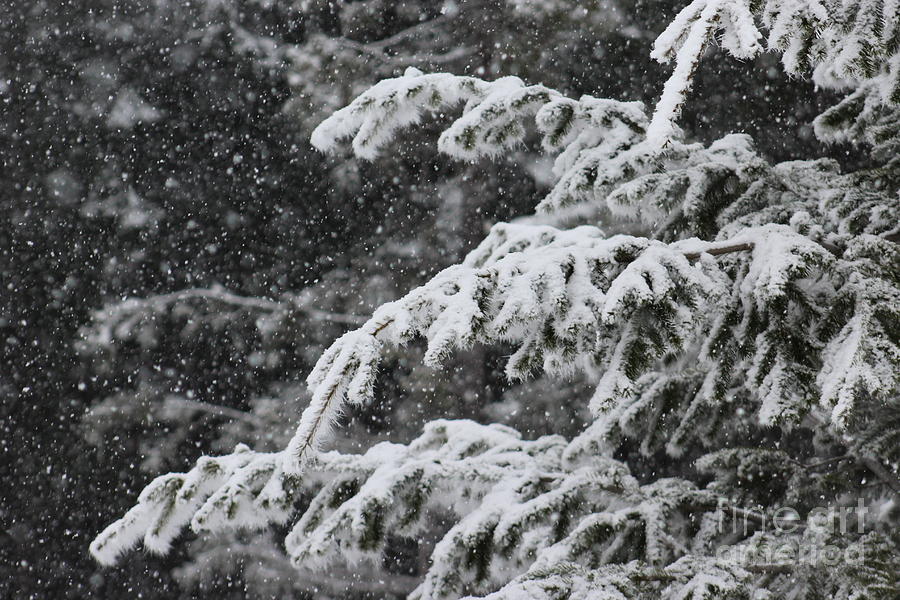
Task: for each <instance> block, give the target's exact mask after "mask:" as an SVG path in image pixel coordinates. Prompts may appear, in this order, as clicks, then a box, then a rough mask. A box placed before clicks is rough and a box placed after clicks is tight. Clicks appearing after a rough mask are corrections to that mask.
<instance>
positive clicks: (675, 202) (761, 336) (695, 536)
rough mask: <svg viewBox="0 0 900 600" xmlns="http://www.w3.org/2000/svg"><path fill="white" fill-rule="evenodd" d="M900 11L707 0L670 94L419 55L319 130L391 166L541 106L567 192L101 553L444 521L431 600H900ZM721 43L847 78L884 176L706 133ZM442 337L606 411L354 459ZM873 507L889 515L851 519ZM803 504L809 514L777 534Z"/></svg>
mask: <svg viewBox="0 0 900 600" xmlns="http://www.w3.org/2000/svg"><path fill="white" fill-rule="evenodd" d="M897 11H898V8H897V6H896V5H895V3H889V2H836V1H835V2H831V1H822V2H793V1H780V2H779V1H775V0H772V1H770V2H767V3H747V2H744V1H743V0H695V1H694V2H692V3H691V4H689V5H688V6H687V7H685V8H684V9H683V10H682V11H681V12H679V13H678V14H677V15H676V16H675V17H674V19H673V20H672V22H671V24H670V25H669V26H668V28H666V30H665V31H664V32H663V33H662V34H661V35H660V36H659V38H657V41H656V44H655V46H654V49H653V53H652V56H653V57H654V58H655V59H657V60H659V61H661V62H664V63H665V62H671V63H673V72H672V74H671V76H670V77H669V79H668V80H667V81H666V83H665V86H664V88H663V93H662V97H661V98H660V100H659V101H658V102H657V103H656V105H655V108H654V109H653V111H652V112H650V111H648V110H647V109H646V108H645V106H644V105H643V104H642V103H640V102H622V101H617V100H606V99H600V98H595V97H591V96H581V97H580V98H577V99H576V98H572V97H568V96H566V95H564V94H563V93H561V92H560V91H557V90H555V89H552V88H550V87H545V86H542V85H526V84H525V83H524V82H523V81H522V80H521V79H519V78H517V77H503V78H499V79H495V80H491V81H488V80H485V79H481V78H477V77H471V76H455V75H450V74H445V73H435V74H424V73H422V72H421V71H419V70H416V69H412V68H411V69H408V70H407V71H406V72H405V73H404V75H402V76H400V77H396V78H391V79H385V80H383V81H381V82H380V83H378V84H377V85H375V86H374V87H372V88H371V89H370V90H368V91H366V92H364V93H363V94H362V95H360V96H359V97H358V98H357V99H356V100H354V101H353V102H352V103H351V104H349V105H348V106H347V107H346V108H344V109H341V110H339V111H338V112H337V113H335V114H334V115H333V116H332V117H330V118H329V119H327V120H326V121H325V122H324V123H322V124H321V125H320V126H319V127H318V128H317V129H316V131H315V132H314V133H313V136H312V141H313V144H314V145H315V146H316V147H318V148H320V149H322V150H332V149H334V148H335V147H336V146H337V145H338V143H339V142H340V141H341V140H342V139H345V138H348V137H352V138H353V141H352V147H353V150H354V152H355V153H356V154H357V156H359V157H360V158H363V159H373V158H375V157H377V156H378V154H379V153H380V152H381V151H383V150H384V148H385V147H386V146H387V144H388V143H390V142H391V141H392V139H393V138H395V137H396V136H397V134H398V133H399V132H401V131H403V130H406V129H409V128H410V127H412V126H414V125H418V124H419V123H420V122H421V120H422V118H423V116H424V114H425V113H438V114H446V113H447V112H449V111H450V110H452V109H453V108H454V107H455V106H457V105H459V104H464V111H463V115H462V116H461V117H460V118H458V119H456V120H455V121H453V122H452V124H450V126H449V127H447V128H446V129H445V131H444V132H443V133H442V134H441V136H440V138H439V140H438V148H439V150H440V151H441V152H443V153H445V154H447V155H449V156H451V157H453V158H456V159H460V160H475V159H478V158H480V157H485V156H488V157H490V156H500V155H504V154H508V153H510V152H513V151H515V150H516V149H518V148H519V147H520V146H521V145H522V144H523V143H524V142H526V141H527V140H528V136H529V135H530V134H529V129H528V124H529V122H533V123H534V125H535V129H536V131H537V133H538V135H539V136H540V139H541V145H542V148H543V150H544V151H545V152H546V153H547V154H548V155H549V156H551V157H552V158H554V164H553V175H554V184H553V186H552V189H550V191H549V192H548V193H547V195H546V196H545V197H544V198H543V199H542V200H541V201H540V202H539V204H538V205H537V212H536V214H535V215H534V216H532V217H528V218H525V219H520V220H518V221H515V222H512V223H501V224H498V225H495V226H494V227H493V228H492V229H491V232H490V234H489V235H488V236H487V238H486V239H485V240H484V241H483V242H482V243H481V244H480V245H479V246H478V247H477V248H476V249H475V250H473V251H472V252H470V253H469V254H468V255H467V256H466V257H465V259H464V260H463V261H462V262H461V263H460V264H458V265H454V266H451V267H448V268H447V269H445V270H443V271H441V272H440V273H438V274H437V275H435V276H434V278H432V279H431V280H430V281H429V282H428V283H426V284H425V285H423V286H421V287H419V288H417V289H414V290H413V291H412V292H410V293H409V294H407V295H406V296H404V297H402V298H401V299H399V300H397V301H394V302H389V303H386V304H384V305H382V306H381V307H380V308H378V309H377V310H376V311H375V312H374V314H373V316H372V317H371V319H369V320H367V321H366V322H365V323H364V324H362V325H361V326H360V327H359V328H358V329H356V330H353V331H351V332H349V333H346V334H344V335H343V336H341V337H340V338H339V339H338V340H337V341H336V342H334V344H333V345H331V347H330V348H328V349H327V350H326V351H325V352H324V353H323V354H322V356H321V357H320V358H319V360H318V362H317V363H316V365H315V367H314V368H313V370H312V373H311V374H310V375H309V378H308V380H307V381H308V384H309V396H310V400H309V404H308V406H307V407H306V408H305V410H304V411H303V414H302V416H301V418H300V423H299V426H298V428H297V430H296V432H295V433H294V435H293V437H292V438H291V439H290V440H289V441H288V442H287V444H286V446H285V448H284V449H283V450H274V451H271V452H263V451H253V450H250V449H249V448H248V447H246V446H243V445H240V446H238V447H237V448H236V449H235V451H234V452H233V453H231V454H228V455H224V456H220V457H215V458H213V457H204V458H201V459H200V460H199V461H198V462H197V464H196V466H195V467H194V468H193V469H191V470H190V471H189V472H187V473H181V474H169V475H164V476H162V477H160V478H158V479H156V480H155V481H154V482H153V483H151V484H150V485H149V486H148V487H147V488H146V489H145V490H144V491H143V492H142V493H141V495H140V497H139V499H138V504H137V505H136V506H135V507H134V508H132V509H131V511H129V512H128V513H127V514H126V515H125V516H124V517H123V518H122V519H121V520H119V521H117V522H116V523H113V524H112V525H110V526H109V527H108V528H107V529H106V530H105V531H104V532H103V533H101V534H100V536H98V538H97V539H96V540H95V541H94V543H93V544H92V547H91V549H92V552H93V553H94V555H95V557H97V558H98V559H99V560H100V561H102V562H104V563H113V562H115V561H116V560H117V559H118V558H119V557H120V556H121V554H122V553H123V552H125V551H126V550H128V549H130V548H131V547H133V546H134V545H135V544H136V543H137V542H138V541H139V540H143V543H144V545H145V547H147V548H148V549H150V550H153V551H156V552H166V551H168V549H169V547H170V545H171V543H172V541H173V540H174V539H175V538H176V537H177V536H178V535H179V533H180V532H181V530H182V529H183V528H184V527H186V526H187V525H188V524H190V526H191V528H192V529H193V530H194V531H196V532H213V533H216V532H223V531H230V530H234V529H264V528H267V527H269V526H270V525H271V524H273V523H277V524H285V523H288V522H289V521H290V522H291V529H290V533H289V534H288V535H287V538H286V540H285V545H286V548H287V551H288V553H289V554H290V556H291V559H292V561H293V562H294V563H295V564H296V565H297V566H298V567H303V568H316V567H324V566H329V567H330V566H332V565H335V564H340V563H346V562H348V561H349V562H351V563H352V562H354V561H360V560H371V561H374V562H375V563H376V564H381V563H382V561H383V560H384V554H385V552H386V551H387V550H388V549H390V547H392V544H396V541H395V540H396V538H397V537H400V538H413V539H417V538H421V539H422V540H423V541H426V542H427V540H428V539H434V540H435V543H434V546H433V549H432V551H431V555H430V562H429V566H428V568H427V571H426V572H425V573H424V576H423V577H422V579H421V582H420V584H419V586H418V587H417V588H416V590H415V591H414V592H413V593H412V597H414V598H421V599H426V598H452V597H460V596H464V595H467V594H468V595H478V596H487V597H491V598H562V597H568V598H589V597H597V596H600V597H603V596H604V595H605V596H608V597H610V598H658V597H664V598H687V597H691V598H713V597H723V598H726V597H727V598H750V597H753V598H765V597H772V598H779V597H806V598H824V597H836V598H848V599H849V598H861V597H867V598H868V597H871V598H878V597H884V598H890V597H893V596H895V595H896V594H897V592H898V591H900V582H898V581H897V573H898V571H900V568H898V567H900V563H898V556H900V553H898V549H900V540H898V538H897V533H896V531H897V527H896V525H897V520H898V515H897V511H896V497H897V494H898V493H900V482H898V471H900V445H898V437H900V425H898V422H900V403H898V395H897V392H898V383H900V348H898V337H900V330H898V324H900V270H898V267H897V265H898V264H900V250H898V248H897V243H896V240H897V236H898V233H900V231H898V222H900V219H898V216H900V214H898V213H900V210H898V206H900V202H898V176H900V171H898V170H897V169H898V165H897V161H896V147H897V144H898V138H900V127H898V125H897V123H898V115H900V112H898V111H900V47H898V46H900V33H898V31H900V15H898V12H897ZM711 41H718V42H719V44H720V45H721V47H722V48H723V49H724V50H725V51H726V52H728V53H729V54H731V55H733V56H734V57H736V58H738V59H749V58H752V57H754V56H756V55H757V54H759V53H760V52H762V50H763V48H764V47H765V48H766V49H767V50H768V51H769V52H771V53H777V54H779V55H780V56H781V61H782V64H783V65H784V69H785V70H786V71H787V73H788V74H790V75H792V76H801V77H811V78H812V79H813V80H814V81H815V82H816V83H817V85H819V86H822V87H824V88H828V89H838V90H844V91H846V93H847V96H846V97H845V98H844V99H843V100H842V101H840V102H839V103H838V104H836V105H835V106H834V107H832V108H830V109H828V110H826V111H825V112H824V113H822V114H821V115H820V116H819V117H818V118H817V119H816V121H815V123H814V128H815V132H816V135H817V136H818V137H819V138H820V139H822V140H825V141H831V142H844V141H849V142H853V143H858V144H865V145H867V146H868V147H869V149H870V157H869V158H868V159H867V160H866V161H865V164H864V166H863V167H862V168H859V169H856V170H853V171H849V172H848V171H843V170H842V169H841V168H840V165H839V164H838V163H836V162H835V161H833V160H830V159H819V160H805V161H790V162H781V163H776V164H772V163H771V162H770V161H768V160H767V159H766V158H765V157H764V156H763V155H762V154H761V153H760V152H759V151H758V150H757V149H756V148H755V147H754V144H753V142H752V140H751V139H750V138H749V137H748V136H745V135H726V136H724V137H722V138H720V139H718V140H715V141H713V142H712V143H709V144H702V143H688V142H687V141H686V139H685V136H684V134H683V132H682V131H681V129H680V128H679V127H678V125H677V119H678V117H679V115H680V113H681V111H682V108H683V106H684V104H685V102H686V101H687V99H688V97H689V94H690V89H691V87H692V84H693V81H694V76H695V73H696V72H697V71H698V69H702V65H701V64H700V63H701V59H702V58H703V55H704V52H705V49H706V47H707V46H708V45H709V44H710V42H711ZM416 339H424V340H425V341H426V342H427V350H426V352H425V355H424V362H425V363H426V364H428V365H430V366H434V367H440V366H441V365H445V364H446V362H447V361H448V359H449V356H450V355H451V354H452V353H453V352H454V351H457V350H460V349H467V348H471V347H472V346H474V345H476V344H494V345H499V344H502V345H504V347H511V348H512V349H513V351H512V353H511V356H510V357H509V359H508V362H507V364H506V374H507V376H508V377H509V378H510V379H513V380H518V379H524V378H527V377H529V376H531V375H532V374H534V373H537V372H544V373H548V374H550V375H554V376H557V375H571V374H572V373H575V372H577V373H580V374H582V376H583V377H585V378H587V379H588V380H591V381H592V382H593V387H594V391H593V393H592V396H591V398H590V399H589V400H588V401H587V403H586V404H587V407H588V408H589V411H590V417H589V420H590V423H589V425H588V426H587V427H586V428H585V429H584V430H583V431H581V432H579V433H578V434H577V435H575V436H574V437H573V438H572V439H565V438H563V437H560V436H558V435H545V436H541V437H538V438H537V439H523V438H522V436H521V435H520V434H518V433H517V432H516V431H515V430H513V429H511V428H509V427H505V426H501V425H480V424H477V423H475V422H472V421H466V420H438V421H434V422H432V423H430V424H428V425H427V426H426V427H425V430H424V432H423V433H422V434H421V435H420V436H419V437H417V438H416V439H415V440H413V441H412V442H410V443H409V444H394V443H387V442H385V443H380V444H377V445H374V446H372V447H371V448H370V449H368V450H367V451H366V452H365V453H362V454H349V453H342V452H338V451H334V450H331V451H327V450H326V449H325V447H324V444H325V443H326V441H327V440H328V439H329V436H330V434H331V431H332V429H333V425H334V424H335V423H336V422H337V421H338V419H339V417H340V415H341V414H342V412H343V411H344V410H346V409H347V408H348V407H350V408H352V407H359V406H365V405H367V404H369V403H371V402H372V399H373V395H374V389H375V384H376V376H377V373H378V367H379V365H380V364H381V362H382V360H383V359H384V357H385V356H386V355H387V353H388V352H394V351H396V350H395V349H396V348H399V347H402V346H404V345H405V344H407V343H409V342H412V341H414V340H416ZM578 401H579V399H578V398H569V399H567V402H572V403H575V402H578ZM857 500H861V501H863V502H864V503H865V507H866V508H867V510H868V513H862V512H860V511H857V512H855V513H853V518H852V519H851V521H852V522H851V523H850V526H849V527H848V526H847V523H846V517H847V515H848V514H849V513H850V511H849V510H844V509H846V508H847V506H848V503H849V504H850V506H855V503H856V501H857ZM785 507H790V508H791V509H792V512H793V513H794V514H796V516H797V522H791V523H790V525H791V526H790V527H785V526H782V525H783V523H779V525H778V526H777V527H774V528H773V527H772V526H771V524H772V523H773V519H777V518H778V517H780V516H783V510H781V509H783V508H785ZM823 508H825V509H827V510H824V511H823V510H822V509H823ZM298 510H299V513H300V516H299V518H297V519H295V518H294V517H295V513H296V512H297V511H298ZM735 518H739V519H740V521H741V527H733V526H732V524H733V523H734V521H735ZM776 522H777V521H776ZM805 552H812V553H813V554H815V553H816V552H818V555H815V556H814V557H813V558H812V559H811V558H810V557H809V556H808V555H804V553H805ZM829 552H830V553H834V552H838V553H839V555H840V563H839V564H838V565H835V564H829V561H830V560H833V559H831V558H828V556H827V555H828V553H829ZM836 566H837V568H836Z"/></svg>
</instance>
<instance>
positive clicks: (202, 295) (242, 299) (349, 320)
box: [102, 287, 366, 325]
mask: <svg viewBox="0 0 900 600" xmlns="http://www.w3.org/2000/svg"><path fill="white" fill-rule="evenodd" d="M286 298H288V300H289V301H278V300H270V299H268V298H258V297H250V296H239V295H238V294H233V293H231V292H229V291H227V290H225V289H223V288H220V287H211V288H190V289H186V290H181V291H178V292H171V293H169V294H160V295H158V296H150V297H149V298H134V299H128V300H124V301H123V302H120V303H118V304H115V305H113V306H110V307H107V308H104V309H102V313H105V314H106V315H108V316H112V315H114V314H115V313H116V312H119V311H128V312H130V311H134V310H137V309H140V308H144V307H147V308H152V309H156V310H161V309H164V308H166V307H167V306H168V305H169V304H173V303H175V302H183V301H185V300H194V299H202V300H209V301H214V302H221V303H223V304H229V305H231V306H238V307H241V308H252V309H255V310H261V311H265V312H280V311H285V312H286V311H289V310H297V311H300V312H302V313H304V314H306V315H308V316H310V317H312V318H314V319H319V320H322V321H334V322H336V323H346V324H349V325H360V324H362V323H365V322H366V317H363V316H359V315H351V314H346V313H333V312H328V311H324V310H320V309H317V308H312V307H309V306H305V305H304V302H303V301H302V299H300V298H299V297H298V296H286Z"/></svg>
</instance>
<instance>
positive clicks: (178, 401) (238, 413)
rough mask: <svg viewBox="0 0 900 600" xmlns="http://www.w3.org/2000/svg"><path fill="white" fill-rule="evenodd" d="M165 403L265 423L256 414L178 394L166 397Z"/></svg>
mask: <svg viewBox="0 0 900 600" xmlns="http://www.w3.org/2000/svg"><path fill="white" fill-rule="evenodd" d="M165 403H166V404H167V405H169V406H173V405H175V406H179V408H181V407H183V408H187V409H190V410H196V411H200V412H205V413H209V414H212V415H216V416H219V417H229V418H231V419H235V420H237V421H244V422H246V423H251V424H253V425H260V426H261V425H265V424H266V422H265V421H264V420H263V419H261V418H259V417H258V416H256V415H254V414H251V413H248V412H244V411H242V410H237V409H234V408H229V407H227V406H219V405H218V404H210V403H209V402H200V401H199V400H190V399H188V398H182V397H180V396H169V397H168V398H166V400H165Z"/></svg>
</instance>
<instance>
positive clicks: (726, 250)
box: [684, 243, 753, 260]
mask: <svg viewBox="0 0 900 600" xmlns="http://www.w3.org/2000/svg"><path fill="white" fill-rule="evenodd" d="M747 250H753V244H751V243H744V244H733V245H731V246H713V247H712V248H707V249H706V250H703V251H702V252H687V253H685V255H684V257H685V258H686V259H688V260H697V259H698V258H700V255H701V254H709V255H710V256H721V255H722V254H731V253H732V252H745V251H747Z"/></svg>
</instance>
